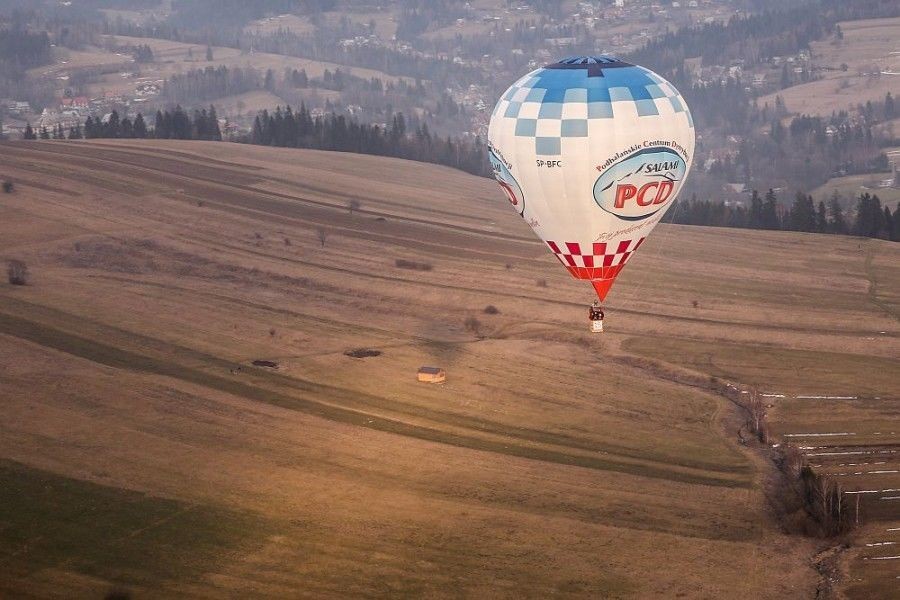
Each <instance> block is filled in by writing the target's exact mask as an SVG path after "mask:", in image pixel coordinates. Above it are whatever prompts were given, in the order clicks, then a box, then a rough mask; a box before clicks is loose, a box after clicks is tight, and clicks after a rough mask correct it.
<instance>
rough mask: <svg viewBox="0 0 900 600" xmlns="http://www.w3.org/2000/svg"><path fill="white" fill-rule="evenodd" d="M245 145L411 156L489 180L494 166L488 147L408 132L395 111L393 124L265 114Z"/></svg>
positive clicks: (300, 113)
mask: <svg viewBox="0 0 900 600" xmlns="http://www.w3.org/2000/svg"><path fill="white" fill-rule="evenodd" d="M242 141H246V142H248V143H251V144H259V145H263V146H279V147H287V148H312V149H317V150H336V151H339V152H356V153H359V154H376V155H379V156H393V157H398V158H408V159H411V160H417V161H420V162H429V163H436V164H442V165H447V166H450V167H454V168H457V169H460V170H462V171H465V172H467V173H472V174H474V175H483V176H487V175H489V174H490V168H489V165H488V161H487V154H486V152H485V147H484V144H483V143H482V142H481V140H480V139H479V138H478V137H476V138H474V139H473V140H471V141H470V140H467V139H461V138H452V137H450V136H447V137H446V138H442V137H439V136H436V135H433V134H432V133H431V132H430V131H429V129H428V125H427V124H422V125H418V126H416V128H415V130H414V131H412V132H408V131H407V123H406V118H405V117H404V116H403V113H396V114H395V115H394V117H393V119H392V120H391V123H390V125H385V126H381V125H377V124H369V123H360V122H359V121H357V120H356V119H353V118H348V117H346V116H344V115H339V114H336V113H330V114H327V115H318V116H313V115H312V113H311V112H310V111H309V110H307V108H306V105H305V104H302V103H301V105H300V109H299V110H297V111H294V110H292V109H291V107H290V106H288V107H286V108H285V109H282V108H281V107H278V108H276V109H275V111H274V112H271V113H270V112H269V111H268V110H264V111H262V112H261V113H260V114H259V115H257V116H256V118H255V119H254V121H253V130H252V131H251V133H250V135H249V136H246V137H245V138H244V139H243V140H242Z"/></svg>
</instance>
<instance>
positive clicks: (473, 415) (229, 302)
mask: <svg viewBox="0 0 900 600" xmlns="http://www.w3.org/2000/svg"><path fill="white" fill-rule="evenodd" d="M0 165H2V169H3V171H2V172H0V176H3V177H9V178H11V179H12V180H13V181H14V182H15V184H16V192H15V193H14V194H11V195H3V196H2V198H0V259H12V258H17V259H21V260H24V261H26V262H27V263H28V266H29V268H30V271H31V274H32V277H31V281H30V284H29V285H27V286H24V287H14V286H9V285H6V284H5V283H3V284H2V285H0V364H3V365H4V368H3V369H2V370H0V397H3V398H4V419H3V420H2V421H0V459H2V460H5V461H7V462H4V463H2V465H3V467H2V469H0V473H2V477H4V478H7V479H9V480H10V481H15V482H16V483H15V485H17V486H20V487H22V488H23V489H29V490H30V489H34V488H35V487H40V486H41V485H43V484H42V482H43V481H51V483H52V486H56V487H58V488H59V489H63V490H67V491H66V492H65V494H68V495H67V496H59V495H57V494H52V495H49V494H43V495H42V494H39V493H37V492H35V493H32V492H28V493H27V494H26V495H27V496H34V498H35V499H34V502H33V503H32V505H31V506H30V507H29V510H28V511H24V510H23V511H18V510H17V511H10V512H9V513H8V515H4V517H3V518H2V519H0V520H2V526H0V544H2V547H0V566H3V565H5V564H7V563H9V564H12V565H15V569H16V570H15V571H13V572H14V573H15V576H14V577H9V576H5V575H0V579H2V583H0V590H4V591H7V593H9V594H11V595H13V596H19V595H22V594H27V593H33V594H34V595H43V594H44V592H42V591H41V590H43V591H46V590H50V589H54V588H57V589H70V590H72V591H73V592H72V594H71V595H81V596H90V595H96V594H97V593H101V592H103V591H106V590H109V589H111V588H113V587H125V588H128V589H131V590H133V591H136V592H145V593H146V594H151V595H153V594H156V595H159V594H160V593H163V594H165V595H183V596H188V597H194V596H196V597H209V596H221V595H235V596H236V595H252V596H256V597H259V596H271V597H284V596H288V595H291V596H296V595H308V596H315V597H346V596H347V595H364V596H384V597H387V596H397V595H430V596H446V595H455V594H461V595H468V596H486V595H491V596H493V597H510V598H512V597H517V598H518V597H523V596H532V597H546V596H549V595H551V594H554V595H559V596H594V597H654V596H657V597H658V596H660V595H665V596H682V597H695V598H709V597H729V596H730V597H754V598H783V597H797V596H801V597H803V596H807V597H812V596H814V595H815V590H816V588H817V586H818V585H820V583H821V582H820V581H819V577H818V575H817V573H816V572H815V571H814V569H812V568H811V567H810V557H811V556H812V555H813V554H814V553H815V551H816V549H817V543H816V542H815V541H813V540H808V539H804V538H800V537H792V536H787V535H785V534H783V533H782V532H781V529H780V528H779V526H778V524H777V523H775V522H774V521H773V517H772V516H771V513H770V511H769V508H768V506H767V503H766V500H765V487H766V481H767V480H768V479H769V478H770V477H771V472H772V467H771V465H770V464H768V463H766V462H765V461H764V459H762V457H761V456H759V455H757V454H756V453H755V452H754V451H751V450H748V449H747V448H744V447H742V446H741V445H739V444H738V442H737V434H736V432H737V429H738V427H739V426H740V422H741V417H740V414H739V412H738V410H737V409H736V408H735V407H734V406H733V405H732V404H730V403H729V402H727V401H726V400H725V399H724V398H722V397H719V396H716V395H713V394H711V393H708V392H706V391H704V390H702V389H698V388H696V387H693V386H691V385H686V384H682V383H678V382H676V381H673V380H672V379H671V378H668V377H666V376H664V374H663V372H662V371H660V370H658V369H655V368H646V367H644V366H640V365H641V364H642V363H638V362H635V361H634V360H633V359H634V358H636V357H640V358H644V359H649V360H651V361H654V363H657V364H659V365H665V366H666V367H667V368H670V369H680V370H681V371H684V372H685V373H688V372H692V373H701V374H703V375H704V376H708V375H711V376H716V377H720V378H725V379H728V380H733V381H735V382H738V383H748V384H749V383H756V384H759V385H760V386H761V387H763V388H764V389H767V390H769V389H771V390H773V391H784V390H798V391H799V392H806V391H807V387H806V385H807V383H808V385H809V389H814V391H818V390H824V391H831V389H832V388H835V389H836V388H837V387H840V388H841V389H842V390H844V389H845V390H847V391H852V392H854V393H855V394H863V395H867V396H868V395H880V396H882V397H884V396H886V395H888V394H896V383H897V382H896V378H891V376H890V374H891V370H892V369H893V370H894V371H896V366H897V355H898V350H900V343H898V338H900V327H898V321H897V314H898V310H900V289H898V287H900V285H898V282H900V273H898V268H900V267H898V265H900V261H898V260H897V259H898V257H900V256H898V255H900V250H898V249H897V247H896V245H891V244H888V243H886V242H879V241H874V240H865V241H863V240H857V239H853V238H839V237H833V236H815V235H803V234H789V233H776V232H751V231H736V230H725V229H705V228H694V227H677V226H670V227H663V228H661V229H660V231H658V232H657V233H656V234H655V235H654V236H653V237H651V238H650V239H649V240H648V242H647V243H645V244H644V246H643V247H642V250H641V252H640V253H639V254H637V255H635V257H634V259H633V260H632V261H631V262H630V263H629V268H628V269H627V270H626V271H625V272H624V273H623V275H622V276H621V277H620V281H619V282H618V283H617V284H616V287H615V288H614V290H613V293H612V294H611V298H610V302H609V310H608V328H609V333H608V334H604V336H602V337H598V336H594V337H591V336H590V335H589V334H588V333H587V331H586V329H587V325H586V323H585V322H584V312H585V308H584V307H585V304H586V303H587V302H589V301H590V290H589V287H588V286H586V285H585V284H583V283H581V282H577V281H574V280H572V279H570V278H569V276H568V274H566V273H565V272H564V271H563V270H562V269H560V268H559V266H558V264H557V263H556V261H555V259H553V258H552V256H550V255H549V253H547V252H546V251H545V249H544V248H543V247H542V246H541V244H540V243H539V242H538V241H537V240H536V239H535V238H534V237H533V235H532V234H531V232H530V231H529V230H528V228H527V227H526V226H525V224H524V223H522V222H521V221H519V220H518V219H516V218H515V216H514V215H513V214H512V213H511V211H509V209H508V207H507V206H506V205H505V203H504V201H503V199H502V196H501V194H499V193H498V191H497V190H496V189H495V185H494V184H493V183H492V182H490V181H488V180H484V179H479V178H474V177H470V176H466V175H462V174H460V173H458V172H455V171H452V170H449V169H445V168H441V167H436V166H429V165H422V164H416V163H410V162H405V161H396V160H390V159H383V158H378V157H368V156H355V155H348V154H334V153H324V152H313V151H291V150H274V149H268V148H260V147H249V146H241V145H236V144H225V143H221V144H209V143H206V144H205V143H200V142H182V143H177V142H159V141H146V142H141V143H135V142H129V143H126V142H117V141H108V140H107V141H102V142H101V141H91V142H52V143H51V142H46V143H37V142H35V143H7V144H2V145H0ZM351 199H355V200H358V201H359V203H360V208H359V209H357V210H354V211H353V212H352V213H351V212H350V211H349V210H348V202H349V201H350V200H351ZM323 237H324V241H323V240H322V238H323ZM397 259H405V260H414V261H418V262H423V263H427V264H429V265H431V267H432V269H431V270H430V271H412V270H408V269H403V268H398V267H397V266H396V260H397ZM787 273H790V276H789V277H788V276H786V274H787ZM538 280H545V281H546V287H543V286H540V285H538V284H537V282H538ZM694 300H696V301H697V303H698V306H697V308H694V307H693V306H692V302H693V301H694ZM488 305H493V306H495V307H496V308H497V309H498V312H497V313H496V314H486V313H485V312H484V309H485V307H486V306H488ZM472 316H475V317H477V318H478V320H479V321H481V323H482V331H481V332H480V333H481V335H480V336H479V337H476V336H474V335H473V333H472V332H471V331H468V330H467V329H466V328H465V327H464V326H463V323H464V321H465V320H466V319H467V318H468V317H472ZM880 332H884V333H880ZM358 348H369V349H375V350H378V351H380V352H381V354H380V355H378V356H374V357H370V358H365V359H355V358H350V357H348V356H346V355H345V352H347V351H350V350H353V349H358ZM254 360H268V361H273V362H275V363H277V365H278V366H277V368H275V369H269V368H264V367H256V366H253V365H252V362H253V361H254ZM424 364H437V365H440V366H442V367H444V368H445V369H447V372H448V381H447V383H446V384H445V385H441V386H429V385H426V384H419V383H417V382H416V381H415V372H416V369H418V367H419V366H421V365H424ZM793 371H796V373H794V372H793ZM798 381H799V382H800V383H798ZM773 402H775V401H773ZM866 406H867V407H868V408H866V409H865V411H863V412H853V411H851V413H852V414H851V413H847V414H843V413H842V415H841V419H852V418H864V419H868V420H869V422H871V423H877V422H878V420H879V419H881V418H883V417H885V416H887V417H889V416H890V414H889V413H887V412H879V411H883V410H886V408H885V407H886V406H887V405H874V407H873V406H870V405H866ZM851 408H852V407H851ZM773 410H775V409H774V408H773ZM778 411H780V412H778ZM790 414H797V415H800V414H801V413H800V412H798V411H795V410H794V409H793V408H792V405H789V404H785V405H784V407H781V406H779V408H778V409H777V411H776V415H777V417H778V419H779V420H780V419H782V416H781V415H785V416H784V417H783V418H784V421H783V422H784V423H785V425H784V427H785V429H784V432H785V433H790V431H792V430H794V428H795V427H797V426H799V425H797V424H795V423H793V422H790V421H788V418H789V416H790ZM805 415H810V418H812V416H813V413H805ZM860 415H862V416H860ZM805 418H807V416H803V415H801V416H799V417H797V419H805ZM779 422H780V421H779ZM817 422H818V423H820V424H821V426H822V427H828V426H829V425H828V424H827V423H826V422H824V421H822V420H821V419H819V421H817ZM861 431H870V430H861ZM872 432H874V430H872ZM884 442H885V443H894V444H896V443H897V440H896V438H885V439H884ZM57 496H59V497H57ZM61 497H67V498H71V500H69V501H68V504H70V505H71V506H72V507H73V510H75V509H76V508H78V507H81V508H82V509H83V510H81V511H80V512H78V514H79V515H86V516H84V517H83V519H82V520H79V521H77V522H76V523H74V524H73V525H72V527H71V528H53V529H54V532H53V536H55V537H52V538H50V539H52V540H53V542H52V545H53V552H52V553H50V552H49V551H47V552H44V551H40V552H39V549H41V548H44V546H43V545H42V544H47V543H49V542H48V538H47V537H46V536H47V535H48V534H47V533H46V531H47V529H49V528H51V525H52V523H48V522H47V521H46V520H45V519H44V518H42V517H40V515H41V514H46V513H48V512H50V513H52V512H53V502H57V501H59V498H61ZM95 506H96V507H101V508H100V509H98V510H97V512H91V510H92V509H91V507H95ZM138 513H139V514H138ZM183 514H184V515H185V516H184V517H182V516H174V515H183ZM35 515H38V516H37V517H36V516H35ZM887 517H890V514H888V515H887ZM60 518H63V517H62V516H61V517H60ZM879 518H880V517H879ZM94 521H96V522H98V523H99V524H100V525H102V527H101V529H100V531H108V533H107V534H105V535H104V536H102V537H101V538H100V539H98V536H97V535H96V534H94V533H90V532H86V531H85V530H84V526H83V524H84V523H89V522H94ZM211 522H213V523H221V526H218V525H217V526H215V527H211V526H210V523H211ZM98 526H99V525H98ZM173 527H177V528H178V529H179V531H178V533H177V535H176V536H174V539H181V538H179V537H178V536H182V535H183V536H187V537H189V538H190V540H189V542H185V543H183V544H181V549H180V550H179V552H182V553H185V554H189V555H190V557H191V560H180V559H179V560H176V559H177V558H178V556H181V555H180V554H175V555H174V558H173V562H172V563H159V564H158V565H154V564H149V563H146V564H142V563H141V562H140V561H135V560H134V559H133V556H134V554H133V552H136V551H137V550H134V549H135V548H137V549H139V548H141V547H144V546H146V547H147V553H148V555H155V553H158V552H163V551H164V550H163V548H164V546H160V545H159V544H161V543H162V542H161V541H160V540H162V541H165V540H166V539H168V538H170V537H173V536H170V535H169V534H168V531H169V530H170V529H171V528H173ZM57 529H58V531H57ZM122 539H127V540H128V545H129V548H130V549H129V550H127V551H122V552H116V551H115V550H116V548H118V547H119V546H118V545H117V544H119V542H118V541H117V540H122ZM863 547H864V546H863ZM31 552H34V553H38V554H41V556H43V555H44V554H46V555H47V556H46V557H45V558H43V559H41V560H38V557H37V556H35V555H34V554H30V553H31ZM98 556H102V557H103V560H102V561H99V562H98V560H97V559H96V557H98ZM9 557H11V558H9ZM3 561H6V562H3ZM99 563H102V568H100V567H98V564H99ZM169 564H171V565H176V566H177V568H176V567H175V566H172V567H171V568H170V567H169V566H166V565H169ZM776 564H777V569H774V568H773V565H776ZM848 564H850V565H851V577H857V575H858V573H859V569H860V568H861V567H859V565H857V563H848ZM860 564H865V561H861V562H860ZM698 565H703V569H702V570H700V571H698V570H697V566H698ZM0 573H6V571H5V570H3V569H2V568H0ZM876 575H877V573H876ZM4 577H6V578H5V579H3V578H4ZM853 581H855V580H853ZM865 585H866V586H869V587H867V588H865V589H867V590H871V589H875V590H879V589H884V588H882V587H880V586H883V585H884V581H883V580H881V579H878V577H877V576H876V577H875V578H874V579H867V580H865ZM872 586H874V587H872ZM34 590H37V591H34Z"/></svg>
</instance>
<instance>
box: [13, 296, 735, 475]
mask: <svg viewBox="0 0 900 600" xmlns="http://www.w3.org/2000/svg"><path fill="white" fill-rule="evenodd" d="M0 333H3V334H5V335H9V336H12V337H15V338H18V339H22V340H26V341H29V342H32V343H35V344H38V345H41V346H44V347H47V348H52V349H54V350H57V351H60V352H65V353H68V354H72V355H75V356H78V357H80V358H84V359H87V360H90V361H92V362H96V363H99V364H102V365H106V366H108V367H113V368H118V369H127V370H133V371H137V372H144V373H149V374H155V375H162V376H165V377H172V378H175V379H179V380H182V381H185V382H189V383H195V384H200V385H203V386H206V387H209V388H212V389H216V390H219V391H223V392H226V393H230V394H234V395H236V396H240V397H243V398H247V399H250V400H255V401H261V402H267V403H270V404H275V405H277V406H281V407H284V408H290V409H292V410H298V411H300V412H304V413H306V414H310V415H313V416H317V417H321V418H324V419H328V420H332V421H337V422H340V423H346V424H351V425H355V426H359V427H366V428H370V429H376V430H378V431H384V432H389V433H395V434H398V435H403V436H407V437H413V438H418V439H422V440H426V441H432V442H439V443H444V444H450V445H453V446H459V447H463V448H470V449H474V450H481V451H485V452H493V453H498V454H505V455H509V456H517V457H521V458H530V459H533V460H540V461H544V462H551V463H559V464H565V465H573V466H580V467H584V468H589V469H599V470H604V471H619V472H625V473H633V474H636V475H641V476H645V477H652V478H660V479H667V480H672V481H681V482H687V483H694V484H699V485H713V486H726V487H743V486H746V485H748V482H747V481H745V480H742V478H735V477H727V478H726V477H722V476H714V475H711V474H704V473H703V472H701V473H695V472H692V471H693V470H695V469H696V470H703V471H708V470H709V468H710V466H709V465H695V466H688V465H685V466H683V467H680V466H676V465H671V461H670V463H669V464H670V466H662V465H660V466H654V465H653V464H652V463H651V462H650V461H647V460H646V458H644V459H643V460H641V458H635V460H627V459H628V458H631V457H627V456H626V455H625V454H624V453H623V451H622V450H621V449H615V448H614V447H611V446H607V445H599V444H598V445H593V444H590V445H589V444H585V443H583V442H579V441H578V440H575V439H572V438H570V437H568V436H564V435H555V434H551V433H547V432H543V431H539V430H528V429H523V428H513V427H504V426H501V425H499V424H496V423H493V422H489V421H483V420H478V419H472V418H470V417H465V416H462V415H450V414H448V413H437V412H436V411H433V410H428V409H416V412H414V413H409V411H410V408H411V407H409V406H408V405H396V404H392V403H391V402H390V401H388V400H386V399H384V398H380V397H373V396H367V395H365V394H360V393H359V392H350V391H348V390H344V389H341V388H335V387H332V386H326V385H323V384H317V383H313V382H309V381H304V380H300V379H297V378H295V377H284V376H278V375H273V374H269V373H265V372H262V371H259V372H255V373H253V375H252V383H246V382H244V381H239V380H237V379H236V378H230V379H229V378H227V377H225V376H224V373H225V372H227V371H228V370H230V369H231V368H233V367H234V366H235V365H234V363H232V362H229V361H225V360H222V359H218V358H215V357H211V356H203V355H202V354H200V353H198V352H196V351H191V350H188V349H184V348H179V347H175V346H172V345H168V344H164V343H163V342H160V341H158V340H153V341H152V342H153V345H154V346H156V347H158V348H159V349H160V350H162V351H164V353H165V354H166V355H168V356H167V357H166V358H157V357H154V356H151V355H149V354H142V353H139V352H136V351H132V350H126V349H123V348H119V347H116V346H113V345H110V344H108V343H104V342H99V341H96V340H93V339H90V338H87V337H82V336H80V335H77V334H74V333H70V332H68V331H64V330H62V329H56V328H53V327H51V326H47V325H45V324H43V323H40V322H36V321H33V320H29V319H25V318H21V317H17V316H15V315H13V314H9V313H7V312H2V313H0ZM146 341H147V340H146V338H144V339H142V340H141V343H145V342H146ZM216 372H219V373H223V375H216V374H215V373H216ZM315 397H323V398H328V399H329V400H330V402H321V401H318V400H315V399H314V398H315ZM335 401H338V402H340V403H341V404H334V403H333V402H335ZM384 407H388V409H389V412H396V413H400V414H402V413H404V412H406V413H407V415H406V416H410V417H416V418H423V417H424V418H425V419H431V420H433V425H434V427H426V426H420V425H415V424H412V423H409V422H405V421H400V420H396V419H391V418H386V417H383V416H380V415H379V414H378V413H377V412H374V411H373V409H377V408H382V409H383V408H384ZM369 411H373V412H369ZM440 425H444V426H447V425H450V426H452V427H453V428H454V429H457V428H458V429H461V430H463V431H465V430H468V431H469V433H468V434H466V433H457V432H455V431H452V430H449V429H445V430H442V429H439V428H436V427H437V426H440ZM476 431H477V432H478V433H479V434H480V435H473V434H474V433H475V432H476ZM488 436H496V437H499V438H500V439H490V437H488ZM583 452H591V453H593V454H594V455H589V454H585V453H583ZM598 453H599V454H612V453H615V454H618V455H620V456H621V458H620V459H618V460H616V459H613V458H600V457H598V456H596V454H598ZM712 468H715V467H712ZM722 470H723V471H724V472H728V473H732V474H734V469H732V468H729V469H722ZM738 475H739V474H738Z"/></svg>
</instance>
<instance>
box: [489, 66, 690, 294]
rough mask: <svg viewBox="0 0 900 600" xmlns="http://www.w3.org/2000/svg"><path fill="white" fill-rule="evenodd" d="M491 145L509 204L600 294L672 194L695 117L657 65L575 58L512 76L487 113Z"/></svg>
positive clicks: (685, 168)
mask: <svg viewBox="0 0 900 600" xmlns="http://www.w3.org/2000/svg"><path fill="white" fill-rule="evenodd" d="M488 145H489V155H490V160H491V166H492V167H493V171H494V176H495V177H496V179H497V181H498V182H499V183H500V186H501V187H502V188H503V190H504V191H505V192H506V195H507V196H508V199H509V201H510V203H511V204H512V205H513V207H514V208H515V209H516V211H517V212H518V213H519V214H520V215H521V216H522V218H524V219H525V221H526V222H527V223H528V224H529V225H530V226H531V227H532V229H534V232H535V233H536V234H537V235H538V237H540V238H541V239H542V240H543V241H544V242H545V243H546V244H547V246H548V247H549V248H550V250H551V251H552V252H553V253H554V254H555V255H556V257H557V258H558V259H559V261H560V262H561V263H562V264H563V266H564V267H566V269H568V271H569V272H570V273H571V274H572V275H573V276H574V277H576V278H578V279H587V280H590V281H591V283H592V284H593V285H594V289H595V290H596V292H597V295H598V296H599V298H600V299H601V300H604V299H605V298H606V294H607V292H608V291H609V288H610V287H611V286H612V283H613V281H614V280H615V278H616V276H618V274H619V272H620V271H621V269H622V267H624V266H625V263H626V262H627V261H628V258H629V257H630V256H631V254H632V253H633V252H634V251H635V250H637V249H638V247H639V246H640V245H641V243H642V242H643V241H644V238H646V237H647V235H648V234H649V233H650V232H651V231H652V230H653V228H654V227H655V226H656V224H657V223H659V221H660V220H661V219H662V218H663V216H664V215H665V213H666V211H667V210H668V209H669V207H670V206H672V204H673V203H674V201H675V198H676V196H677V195H678V192H679V190H680V189H681V186H682V185H683V183H684V180H685V178H686V177H687V174H688V172H689V171H690V167H691V160H692V158H693V154H694V123H693V119H692V118H691V113H690V111H688V108H687V105H686V104H685V102H684V99H683V98H682V97H681V95H680V94H679V93H678V91H677V90H676V89H675V88H674V87H673V86H672V84H670V83H669V82H668V81H666V80H665V79H663V78H662V77H660V76H659V75H657V74H656V73H653V72H652V71H650V70H648V69H645V68H643V67H639V66H636V65H632V64H630V63H626V62H623V61H620V60H617V59H615V58H610V57H605V56H601V57H578V58H569V59H564V60H562V61H560V62H558V63H554V64H550V65H547V66H546V67H543V68H541V69H537V70H535V71H532V72H531V73H529V74H528V75H526V76H525V77H523V78H521V79H520V80H519V81H517V82H516V83H514V84H513V85H512V86H511V87H510V88H509V89H508V90H507V91H506V92H505V93H504V94H503V96H502V98H501V99H500V101H499V102H498V103H497V106H496V107H495V108H494V112H493V114H492V115H491V122H490V127H489V129H488Z"/></svg>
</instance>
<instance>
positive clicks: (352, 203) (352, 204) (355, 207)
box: [347, 198, 362, 215]
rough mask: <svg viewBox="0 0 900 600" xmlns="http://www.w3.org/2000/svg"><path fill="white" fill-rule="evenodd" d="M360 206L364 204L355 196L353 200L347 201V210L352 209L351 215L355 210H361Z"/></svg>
mask: <svg viewBox="0 0 900 600" xmlns="http://www.w3.org/2000/svg"><path fill="white" fill-rule="evenodd" d="M360 206H362V205H361V203H360V201H359V200H357V199H356V198H353V199H352V200H350V201H349V202H347V210H349V211H350V214H351V215H352V214H353V211H354V210H359V207H360Z"/></svg>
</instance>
